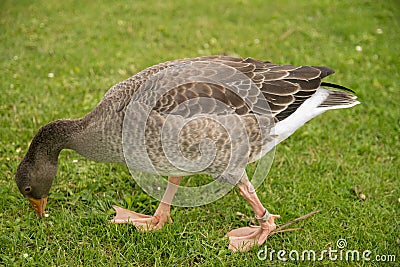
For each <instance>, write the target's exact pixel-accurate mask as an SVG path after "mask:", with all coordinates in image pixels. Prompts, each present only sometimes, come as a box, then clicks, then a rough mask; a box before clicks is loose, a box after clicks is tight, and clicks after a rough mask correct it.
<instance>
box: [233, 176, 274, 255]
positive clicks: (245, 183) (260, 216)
mask: <svg viewBox="0 0 400 267" xmlns="http://www.w3.org/2000/svg"><path fill="white" fill-rule="evenodd" d="M238 188H239V191H240V194H241V195H242V196H243V197H244V198H245V199H246V200H247V202H248V203H249V204H250V206H251V207H252V208H253V211H254V213H255V217H256V219H257V220H258V222H259V224H260V226H248V227H242V228H239V229H235V230H232V231H230V232H229V233H228V234H227V235H228V237H229V249H231V250H233V251H238V250H239V251H242V252H243V251H247V250H249V249H250V248H251V247H253V246H257V245H262V244H263V243H264V242H265V240H266V239H267V237H268V235H269V233H270V232H271V231H273V230H275V229H276V224H275V222H274V220H275V219H278V218H280V216H279V215H273V214H270V213H269V212H268V210H267V209H266V208H264V206H263V205H262V204H261V202H260V200H259V199H258V197H257V194H256V192H255V189H254V187H253V185H252V184H251V183H250V182H249V180H248V178H247V175H246V174H244V177H243V178H242V179H241V181H240V183H239V184H238Z"/></svg>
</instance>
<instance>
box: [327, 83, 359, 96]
mask: <svg viewBox="0 0 400 267" xmlns="http://www.w3.org/2000/svg"><path fill="white" fill-rule="evenodd" d="M321 86H326V87H332V88H336V89H342V90H345V91H348V92H350V93H353V94H355V93H356V92H354V91H353V90H351V89H349V88H347V87H344V86H343V85H339V84H335V83H327V82H321Z"/></svg>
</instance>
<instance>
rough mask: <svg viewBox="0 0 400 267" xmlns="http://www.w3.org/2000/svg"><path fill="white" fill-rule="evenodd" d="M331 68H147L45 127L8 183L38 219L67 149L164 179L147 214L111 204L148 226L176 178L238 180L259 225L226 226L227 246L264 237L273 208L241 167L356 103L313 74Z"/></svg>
mask: <svg viewBox="0 0 400 267" xmlns="http://www.w3.org/2000/svg"><path fill="white" fill-rule="evenodd" d="M332 73H333V70H332V69H330V68H328V67H322V66H300V67H296V66H292V65H277V64H273V63H270V62H267V61H260V60H255V59H252V58H236V57H229V56H205V57H199V58H188V59H180V60H174V61H168V62H165V63H161V64H158V65H155V66H152V67H149V68H147V69H145V70H143V71H141V72H139V73H138V74H136V75H134V76H132V77H131V78H129V79H127V80H125V81H123V82H120V83H118V84H116V85H115V86H113V87H112V88H111V89H110V90H109V91H108V92H107V93H106V95H105V96H104V98H103V99H102V101H101V102H100V103H99V104H98V105H97V107H96V108H95V109H94V110H92V111H91V112H89V113H88V114H87V115H86V116H84V117H83V118H80V119H72V120H65V119H63V120H56V121H53V122H50V123H49V124H47V125H45V126H43V127H42V128H41V129H40V130H39V132H38V133H37V134H36V136H35V137H34V138H33V140H32V142H31V144H30V146H29V149H28V152H27V153H26V155H25V157H24V158H23V160H22V161H21V163H20V165H19V167H18V169H17V172H16V183H17V185H18V188H19V190H20V192H21V193H22V194H23V195H24V196H25V197H26V198H28V200H29V201H30V203H31V204H32V206H33V208H34V209H35V211H36V213H37V216H38V217H42V216H44V210H45V206H46V203H47V197H48V194H49V191H50V188H51V185H52V182H53V180H54V178H55V176H56V173H57V168H58V167H57V165H58V156H59V153H60V151H61V150H62V149H65V148H67V149H73V150H75V151H76V152H78V153H79V154H81V155H83V156H85V157H87V158H89V159H93V160H95V161H101V162H118V163H122V164H127V165H128V166H129V167H130V169H132V168H133V169H138V170H140V171H144V172H147V173H155V174H159V175H165V176H168V185H167V186H166V190H165V193H164V196H163V198H162V200H161V202H160V205H159V206H158V208H157V210H156V212H155V213H154V215H153V216H148V215H143V214H139V213H135V212H133V211H128V210H125V209H123V208H120V207H114V208H115V209H116V211H117V214H116V216H115V218H114V219H113V220H112V222H114V223H132V224H134V225H136V226H137V227H141V228H142V229H144V230H151V229H160V228H161V227H162V226H163V225H164V224H165V223H166V222H167V221H169V217H170V206H171V203H172V201H173V198H174V195H175V193H176V192H177V190H178V186H179V184H180V182H181V180H182V176H185V175H192V174H196V173H205V174H210V175H212V176H213V177H214V178H215V179H218V180H220V181H223V182H227V183H230V184H233V185H236V186H237V187H238V188H239V191H240V194H241V195H242V196H243V197H244V198H245V199H246V200H247V202H248V203H249V204H250V205H251V207H252V209H253V210H254V213H255V217H256V218H257V220H258V222H259V224H260V226H258V227H243V228H239V229H236V230H233V231H231V232H230V233H228V235H229V236H230V239H231V246H230V248H231V249H233V250H237V249H240V250H247V249H248V248H250V247H251V246H253V245H257V244H258V245H261V244H263V243H264V241H265V240H266V238H267V237H268V234H269V233H270V232H271V231H273V230H274V229H275V228H276V225H275V223H274V220H275V219H276V218H279V215H273V214H271V213H269V212H268V210H267V209H266V208H265V207H264V206H263V205H262V204H261V202H260V200H259V199H258V197H257V194H256V192H255V190H254V187H253V185H252V184H251V183H250V181H249V179H248V177H247V175H246V172H245V170H244V169H245V166H246V164H248V163H250V162H253V161H256V160H258V159H260V158H261V157H262V156H263V155H265V154H266V153H267V152H269V151H270V150H271V149H273V148H274V147H275V146H276V144H278V143H279V142H281V141H282V140H284V139H285V138H287V137H288V136H290V135H291V134H292V133H293V132H294V131H295V130H296V129H297V128H299V127H300V126H302V125H303V124H304V123H306V122H307V121H309V120H310V119H312V118H313V117H315V116H317V115H319V114H321V113H323V112H324V111H326V110H330V109H339V108H349V107H352V106H354V105H356V104H358V103H359V102H358V101H357V100H356V98H357V97H356V96H354V95H352V94H350V93H349V91H350V92H352V91H351V90H349V89H347V88H345V87H343V86H340V85H336V84H331V83H326V82H322V81H321V80H322V79H323V78H324V77H326V76H328V75H330V74H332ZM332 88H335V89H341V90H334V89H332ZM345 91H348V92H345ZM353 93H354V92H353ZM124 135H125V137H124ZM204 140H205V141H204Z"/></svg>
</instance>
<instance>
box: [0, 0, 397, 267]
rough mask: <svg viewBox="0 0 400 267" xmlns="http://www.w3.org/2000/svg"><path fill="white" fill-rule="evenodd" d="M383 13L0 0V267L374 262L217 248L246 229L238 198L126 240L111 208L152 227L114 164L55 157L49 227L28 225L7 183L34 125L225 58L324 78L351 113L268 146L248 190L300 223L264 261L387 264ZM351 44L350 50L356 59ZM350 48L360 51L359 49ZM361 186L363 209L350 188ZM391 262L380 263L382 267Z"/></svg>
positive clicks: (363, 4)
mask: <svg viewBox="0 0 400 267" xmlns="http://www.w3.org/2000/svg"><path fill="white" fill-rule="evenodd" d="M394 2H395V1H392V2H391V1H362V0H356V1H330V0H322V1H320V0H319V1H265V0H264V1H246V0H242V1H225V0H224V1H219V2H218V3H217V2H206V1H199V0H196V1H150V2H148V1H146V2H145V1H143V2H142V1H134V2H130V1H118V2H116V1H101V2H96V3H94V2H90V1H7V0H5V1H1V4H0V10H1V11H0V15H1V16H0V40H1V46H0V68H1V75H0V88H1V89H0V90H1V95H0V116H1V121H0V123H1V127H0V133H1V140H0V144H1V145H0V159H1V172H0V207H1V213H0V216H1V217H0V248H1V249H0V265H6V266H22V265H26V266H45V265H48V266H124V265H126V266H184V265H186V266H195V265H199V266H203V265H204V266H205V265H207V266H208V265H209V266H234V265H237V266H245V265H246V266H259V265H278V264H285V265H287V266H295V265H298V264H299V265H305V266H307V265H314V264H318V265H328V266H329V265H331V266H333V265H335V266H336V265H339V266H346V265H351V266H354V265H358V266H378V265H380V264H382V265H383V263H381V262H377V261H369V262H367V261H361V260H360V261H353V262H347V261H344V260H343V261H336V262H333V261H330V260H329V259H327V258H325V259H324V260H323V261H319V262H317V263H315V262H311V261H300V262H296V261H288V262H286V263H285V262H282V261H279V260H277V258H276V256H275V259H274V260H273V261H272V262H271V261H269V260H268V259H267V260H266V261H260V260H259V259H258V258H257V252H258V251H259V249H258V248H255V249H253V250H251V251H250V252H248V253H243V254H240V253H232V252H230V251H229V250H227V239H226V238H224V235H225V234H226V232H228V231H229V230H230V229H233V228H234V227H240V226H245V225H248V224H249V223H250V220H249V218H248V217H241V216H238V215H237V214H236V212H238V211H240V212H241V213H243V214H246V215H248V216H252V211H251V209H250V207H249V205H247V203H245V201H244V200H243V199H242V198H241V197H240V195H239V194H238V192H237V190H234V191H232V192H231V193H229V194H228V195H226V196H225V197H224V198H222V199H221V200H219V201H217V202H214V203H212V204H209V205H206V206H202V207H197V208H179V207H175V208H173V210H172V217H173V219H174V223H173V224H171V225H168V226H167V227H165V228H164V229H162V230H160V231H158V232H152V233H140V232H138V231H136V230H135V229H134V227H132V226H129V225H110V224H108V223H107V222H108V220H109V219H111V218H112V216H113V214H114V212H113V210H112V208H111V206H112V205H114V204H117V205H121V206H123V207H128V208H131V209H134V210H136V211H138V212H144V213H147V214H151V213H153V212H154V211H155V209H156V207H157V204H158V203H157V202H156V201H155V200H154V199H152V198H151V197H149V196H147V195H146V194H144V193H143V192H142V191H141V190H140V188H139V187H138V186H137V185H136V184H135V183H134V181H133V179H132V178H131V177H130V175H129V172H128V170H127V169H126V167H124V166H120V165H116V164H101V163H95V162H92V161H89V160H86V159H84V158H82V157H81V156H79V155H78V154H76V153H75V152H73V151H63V152H62V153H61V155H60V159H59V164H60V166H59V172H58V175H57V177H56V180H55V182H54V185H53V187H52V190H51V193H50V196H49V204H48V213H49V214H50V216H49V218H46V219H44V220H38V219H36V218H35V215H34V212H33V211H32V210H31V209H30V207H28V202H27V201H26V200H24V199H23V198H22V197H21V195H20V193H19V192H18V189H17V187H16V185H15V183H14V181H13V178H14V174H15V171H16V168H17V166H18V164H19V161H20V160H21V158H22V157H23V156H24V154H25V152H26V151H27V147H28V144H29V142H30V140H31V138H32V137H33V136H34V134H35V133H36V131H37V130H38V129H39V127H40V126H42V125H44V124H45V123H47V122H50V121H52V120H55V119H58V118H68V117H70V118H77V117H81V116H83V115H84V114H86V113H87V112H89V111H90V110H91V109H93V108H94V107H95V105H96V104H97V103H98V102H99V101H100V99H101V98H102V96H103V94H104V93H105V92H106V90H107V88H109V87H111V86H112V85H113V84H115V83H117V82H119V81H122V80H124V79H126V78H127V77H129V76H131V75H133V74H135V73H136V72H138V71H140V70H142V69H143V68H145V67H148V66H150V65H153V64H156V63H158V62H162V61H165V60H170V59H175V58H182V57H195V56H200V55H207V54H221V53H225V54H229V55H238V56H243V57H247V56H250V57H254V58H259V59H265V60H271V61H273V62H276V63H281V64H283V63H290V64H295V65H308V64H309V65H328V66H330V67H332V68H333V69H335V70H336V72H337V74H336V75H334V76H332V77H330V78H329V81H331V82H337V83H340V84H343V85H346V86H348V87H350V88H352V89H354V90H355V91H356V92H357V94H358V96H359V98H360V99H361V101H362V105H359V106H357V107H355V108H352V109H349V110H340V111H331V112H328V113H326V114H323V115H322V116H320V117H318V118H315V119H314V120H313V121H312V122H310V123H308V124H307V125H305V126H304V127H302V128H301V129H299V130H298V131H297V132H296V133H295V134H294V135H293V136H291V137H290V138H289V139H288V140H287V141H285V142H284V143H282V144H281V145H279V147H278V149H277V152H276V155H275V161H274V164H273V166H272V169H271V171H270V173H269V175H268V177H267V179H266V180H265V182H264V183H263V184H262V185H261V186H260V187H259V188H258V190H257V191H258V195H259V197H260V199H261V200H262V202H264V203H265V204H266V206H267V207H268V208H269V210H270V211H271V212H274V213H277V214H280V215H281V216H282V219H281V220H280V222H286V221H289V220H291V219H294V218H296V217H299V216H301V215H303V214H305V213H308V212H310V211H313V210H317V209H321V210H322V211H321V213H319V214H317V215H315V216H314V217H312V218H311V219H308V220H306V221H304V222H301V223H299V224H298V225H299V226H301V227H303V228H304V229H303V230H302V231H296V232H289V233H284V234H277V235H274V236H273V237H271V238H270V239H268V240H267V247H268V248H269V249H275V250H280V249H284V250H287V251H290V250H297V251H300V252H301V251H303V250H315V251H322V250H323V249H328V248H329V247H335V246H336V241H337V240H338V239H340V238H344V239H346V241H347V247H346V248H348V249H351V250H359V251H364V250H371V251H372V254H371V255H372V256H371V258H372V259H373V260H375V256H376V255H395V256H396V261H397V264H398V262H399V261H400V240H399V236H400V235H399V232H400V231H399V230H400V229H399V223H400V216H399V215H400V212H399V209H400V202H399V198H400V190H399V188H400V185H399V166H400V162H399V151H400V140H399V136H400V120H399V118H400V109H399V104H398V103H399V102H400V94H399V81H400V72H399V68H398V60H399V58H400V52H399V51H400V30H399V29H400V25H399V19H398V11H399V5H398V4H396V3H394ZM357 46H359V47H360V48H361V50H362V51H357V50H356V47H357ZM358 50H360V49H358ZM357 185H361V186H362V190H363V193H364V194H365V195H366V200H365V201H362V200H360V199H359V197H358V196H357V195H356V194H355V193H354V192H353V190H352V188H354V187H355V186H357ZM387 264H393V265H395V263H394V262H391V263H387Z"/></svg>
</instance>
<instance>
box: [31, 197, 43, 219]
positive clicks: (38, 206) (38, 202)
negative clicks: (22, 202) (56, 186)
mask: <svg viewBox="0 0 400 267" xmlns="http://www.w3.org/2000/svg"><path fill="white" fill-rule="evenodd" d="M28 200H29V202H30V203H31V205H32V208H33V209H34V210H35V211H36V215H37V216H38V217H39V218H42V217H43V216H44V209H45V208H46V204H47V197H44V198H41V199H35V198H31V197H30V198H28Z"/></svg>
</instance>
